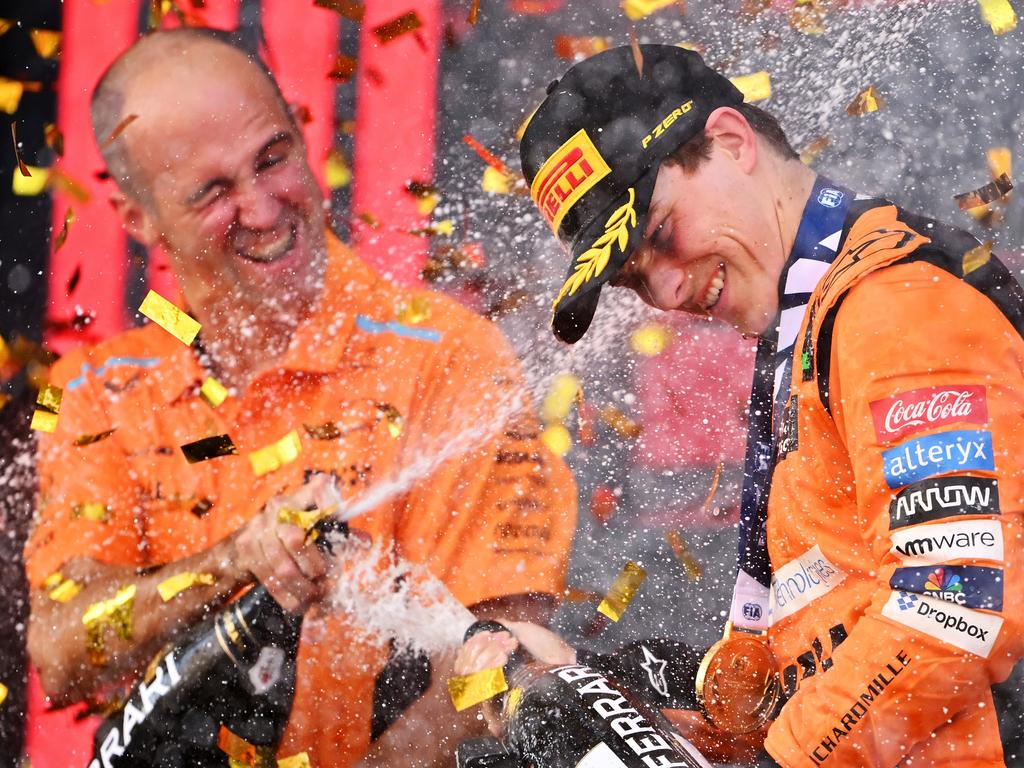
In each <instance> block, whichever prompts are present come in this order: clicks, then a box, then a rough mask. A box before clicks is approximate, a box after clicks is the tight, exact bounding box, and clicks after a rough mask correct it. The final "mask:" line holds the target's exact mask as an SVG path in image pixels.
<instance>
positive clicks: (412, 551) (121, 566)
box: [26, 30, 576, 768]
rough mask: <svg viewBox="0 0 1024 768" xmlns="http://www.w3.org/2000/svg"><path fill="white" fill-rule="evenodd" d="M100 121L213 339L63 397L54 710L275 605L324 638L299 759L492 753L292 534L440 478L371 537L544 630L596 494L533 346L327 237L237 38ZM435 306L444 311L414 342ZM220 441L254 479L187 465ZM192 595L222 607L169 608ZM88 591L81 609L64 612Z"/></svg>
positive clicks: (133, 74) (163, 68) (287, 118)
mask: <svg viewBox="0 0 1024 768" xmlns="http://www.w3.org/2000/svg"><path fill="white" fill-rule="evenodd" d="M129 116H134V119H133V120H132V121H131V122H130V123H128V124H127V127H126V128H124V130H123V131H121V132H120V133H118V135H117V138H115V139H114V140H112V141H106V138H107V137H108V136H110V135H111V134H113V133H115V132H116V130H115V129H117V127H118V126H121V125H122V124H124V122H125V120H126V119H127V118H128V117H129ZM92 117H93V123H94V130H95V134H96V137H97V140H98V142H99V143H100V146H101V151H102V152H103V153H104V158H105V161H106V163H107V165H108V169H109V172H110V173H111V175H112V176H113V178H114V179H115V180H116V182H117V186H118V191H117V192H116V194H114V196H113V198H112V199H113V204H114V206H115V208H116V209H117V212H118V214H119V216H120V218H121V221H122V222H123V224H124V227H125V229H126V230H127V231H128V233H129V234H130V235H131V236H132V237H134V238H135V239H136V240H138V241H139V242H141V243H143V244H145V245H147V246H150V247H153V246H160V247H162V248H163V249H164V250H165V251H166V253H167V255H168V258H169V260H170V263H171V265H172V268H173V270H174V273H175V275H176V277H177V279H178V282H179V285H180V287H181V297H180V298H181V301H182V306H183V307H184V308H185V309H187V311H188V312H189V313H190V314H191V315H192V316H194V317H195V318H196V319H197V320H198V321H199V322H200V323H201V324H202V330H201V333H200V334H199V337H198V339H197V340H196V342H195V343H194V344H193V345H190V346H187V345H184V344H182V343H181V342H180V341H178V340H177V339H176V338H174V337H173V336H171V335H170V334H168V333H167V332H165V331H164V330H162V329H161V328H159V327H157V326H155V325H147V326H144V327H143V328H139V329H135V330H131V331H128V332H126V333H124V334H121V335H120V336H117V337H115V338H113V339H111V340H108V341H106V342H104V343H103V344H100V345H99V346H97V347H95V348H90V349H84V350H79V351H76V352H74V353H72V354H70V355H68V356H67V357H65V358H64V359H62V360H61V361H60V362H59V363H58V364H57V365H56V366H55V367H54V369H53V371H52V377H51V383H54V384H56V385H57V386H61V387H63V389H64V399H63V403H62V407H61V413H60V420H59V425H58V427H57V430H56V432H55V433H53V434H52V435H43V436H42V439H41V441H40V454H39V473H40V499H39V513H38V519H37V523H36V526H35V529H34V531H33V534H32V537H31V540H30V542H29V544H28V546H27V548H26V563H27V568H28V574H29V580H30V583H31V585H32V587H33V597H32V622H31V626H30V640H29V643H30V649H31V652H32V655H33V659H34V661H35V663H36V664H37V666H38V667H39V670H40V674H41V679H42V681H43V685H44V687H45V689H46V691H47V693H48V694H49V695H50V696H51V697H52V699H53V700H54V702H55V703H56V704H58V705H60V704H67V703H69V702H72V701H76V700H80V699H82V698H83V697H86V696H89V695H93V694H95V693H97V692H99V691H103V690H105V689H106V688H108V687H109V686H111V685H112V684H115V683H118V682H121V681H124V680H125V679H128V680H132V679H137V677H138V676H139V675H140V674H141V673H142V671H143V669H144V667H145V665H146V662H147V661H148V660H149V659H150V658H151V656H152V655H153V654H154V653H155V652H156V651H157V650H158V649H160V648H162V647H164V646H165V644H166V643H168V642H169V641H173V640H174V638H175V637H176V636H177V635H178V634H179V633H180V632H181V631H182V630H184V629H185V628H187V627H189V626H192V625H194V624H195V623H196V622H198V621H200V620H201V619H202V618H203V617H205V616H208V615H209V614H210V612H211V611H213V610H216V609H218V608H220V607H221V606H222V605H224V604H225V602H226V601H228V600H230V599H231V598H232V596H234V595H236V594H237V593H238V591H239V590H240V589H242V588H243V587H245V586H246V585H248V584H251V583H253V582H256V581H258V582H260V583H262V584H263V585H265V586H266V587H267V589H268V590H269V591H270V593H271V595H272V596H273V597H274V598H275V599H276V600H277V601H278V602H279V603H280V604H281V606H282V607H284V608H285V609H286V610H288V611H291V612H293V613H296V614H304V615H305V616H306V622H305V624H304V635H303V638H302V641H301V643H300V646H299V655H298V662H297V663H298V668H297V680H296V691H295V697H294V703H293V708H292V713H291V717H290V720H289V722H288V727H287V729H286V732H285V734H284V738H283V741H282V742H281V744H280V747H279V754H280V755H281V756H288V755H294V754H297V753H301V752H305V753H307V755H308V757H309V758H310V760H311V763H312V765H313V766H316V768H327V767H329V766H348V765H351V764H353V763H355V762H356V761H358V760H360V759H361V758H362V759H364V760H365V761H366V762H367V764H376V765H380V764H390V763H392V762H397V761H399V760H401V762H402V764H404V765H433V764H441V763H443V762H445V761H446V759H447V758H448V756H450V755H451V752H452V749H453V747H454V744H455V743H456V742H457V740H458V739H459V738H461V737H462V736H465V735H467V734H470V733H472V732H474V729H477V728H478V727H479V726H478V724H477V723H476V721H475V720H474V719H473V718H472V717H471V716H468V715H467V716H465V717H464V718H462V719H458V718H456V717H455V716H454V713H453V712H452V709H451V705H450V703H448V702H446V701H445V700H444V699H445V698H446V696H445V694H444V680H445V679H446V678H447V677H448V672H449V670H450V664H451V660H450V658H449V657H448V655H446V654H444V653H440V652H438V653H437V654H435V655H434V656H433V657H432V658H431V659H430V661H431V663H432V675H431V687H430V690H428V691H427V693H426V694H424V695H422V696H421V697H420V698H419V700H418V701H415V703H411V702H413V701H414V700H416V697H417V696H418V695H419V694H421V693H422V692H423V691H422V686H420V687H418V685H417V684H416V683H415V681H414V680H413V679H411V678H409V677H405V678H403V676H402V675H401V674H395V673H394V670H393V669H391V668H388V667H387V666H386V662H387V660H388V641H389V638H388V637H379V636H374V635H373V634H372V632H368V629H372V628H368V627H366V626H364V623H363V622H361V617H360V616H351V615H347V614H344V613H342V612H339V611H336V610H335V611H332V610H330V608H329V605H328V603H329V601H327V600H325V597H326V596H329V594H330V593H331V591H332V584H333V585H334V586H337V580H338V579H341V578H344V577H341V576H337V575H336V574H332V573H331V568H330V563H329V562H328V561H327V559H326V558H325V556H324V555H322V554H321V553H320V552H319V551H318V550H317V548H316V547H315V546H312V545H311V544H310V543H309V542H308V541H307V538H306V536H305V532H304V531H303V530H302V529H300V528H299V527H298V526H296V525H294V524H292V523H288V522H281V518H280V516H279V514H278V512H279V510H280V509H281V508H282V507H298V508H302V506H303V505H305V504H307V503H309V502H310V501H312V502H313V503H315V504H318V505H319V506H323V504H322V502H321V501H318V497H321V496H323V493H324V491H325V489H324V488H323V487H322V485H309V484H307V481H306V478H308V477H310V476H311V474H310V473H317V474H316V475H315V476H316V477H320V478H322V477H324V476H327V475H330V476H333V478H334V480H335V482H336V484H337V486H339V487H341V488H342V493H343V496H344V498H345V501H346V503H349V502H352V501H354V500H358V499H359V498H361V497H363V496H365V495H366V494H367V493H370V492H374V491H376V490H377V489H379V488H381V486H382V485H384V487H387V486H386V485H385V484H386V482H387V481H388V480H393V479H394V478H395V476H396V474H397V473H399V472H401V471H403V470H405V471H406V474H408V472H409V469H408V468H409V467H410V465H412V464H413V463H414V462H417V464H416V466H421V467H424V470H423V472H422V477H420V476H415V477H414V479H413V481H412V482H411V483H410V484H407V485H400V486H398V487H397V490H396V491H395V492H392V493H390V494H389V493H381V494H380V498H381V501H380V503H379V504H377V505H376V506H374V507H373V508H372V509H369V510H367V511H365V512H363V513H362V514H359V515H357V516H356V517H354V518H353V519H352V520H351V521H350V525H351V526H352V527H353V528H354V529H357V530H360V531H363V532H364V533H365V534H367V535H368V536H369V538H370V539H371V540H372V541H373V542H374V543H375V544H377V545H378V546H380V547H382V548H383V549H385V550H386V551H389V552H391V553H393V554H394V555H396V556H399V557H402V558H405V559H407V560H409V561H411V562H414V563H421V564H423V565H425V566H426V568H427V569H429V571H430V572H431V573H432V574H433V575H434V576H436V577H437V578H439V579H440V580H441V581H442V582H443V583H444V585H445V586H446V587H447V589H448V590H449V591H450V592H451V593H452V594H453V595H454V596H455V597H456V598H457V599H458V600H459V601H460V602H461V603H463V604H464V605H466V606H469V607H470V608H471V610H472V611H473V613H474V614H475V615H477V616H480V617H486V616H490V617H494V618H505V619H524V620H532V621H544V620H545V619H546V618H547V616H548V614H549V612H550V610H551V608H552V607H553V604H554V598H553V596H554V595H555V594H557V593H558V592H559V591H561V590H562V589H563V587H564V584H563V578H564V571H565V567H566V558H567V552H568V547H569V543H570V540H571V536H572V532H573V530H574V523H575V498H576V495H575V489H574V487H573V483H572V479H571V477H570V476H569V474H568V471H567V470H566V468H565V467H564V465H563V464H562V463H561V462H560V461H559V460H558V459H557V458H555V457H554V456H552V455H551V454H550V453H549V452H547V451H546V449H545V448H544V447H543V445H542V444H541V443H540V441H539V439H538V434H537V429H536V425H535V421H534V419H533V417H532V415H531V414H530V413H529V412H528V411H524V409H523V408H522V407H521V405H520V404H521V403H522V402H523V401H524V395H523V392H522V387H521V380H520V374H519V371H518V369H517V366H516V363H515V360H514V358H513V356H512V355H511V353H510V351H509V349H508V345H507V343H506V342H505V341H504V339H503V338H502V337H501V336H500V334H499V333H498V332H497V330H496V329H495V328H494V327H493V326H492V325H491V324H489V323H487V322H486V321H484V320H482V319H481V318H478V317H476V316H474V315H472V314H470V313H469V312H467V311H465V310H463V309H462V308H460V307H459V306H457V305H456V304H454V303H453V302H451V301H449V300H447V299H445V298H443V297H441V296H439V295H437V294H434V293H431V292H427V291H416V290H406V289H400V288H398V287H396V286H394V285H391V284H389V283H387V282H386V281H384V280H382V279H381V278H380V277H378V276H377V275H376V274H374V273H373V272H372V270H371V269H370V268H369V267H367V265H365V264H364V263H362V262H361V261H360V260H359V259H358V258H357V257H356V256H355V255H354V254H353V253H352V252H351V251H349V250H348V249H346V248H345V246H344V245H342V244H341V243H340V242H339V241H338V240H337V238H336V237H334V235H333V234H332V233H330V232H329V231H328V230H327V229H326V228H325V225H324V211H325V201H324V200H323V197H322V195H321V193H320V190H319V188H318V186H317V184H316V182H315V180H314V177H313V174H312V173H311V171H310V168H309V165H308V163H307V160H306V157H305V147H304V144H303V139H302V134H301V132H300V130H299V129H298V127H297V126H296V123H295V121H294V119H293V118H292V116H291V114H290V111H289V109H288V107H287V104H286V103H285V101H284V99H283V97H282V95H281V93H280V91H279V90H278V87H277V85H276V83H275V82H274V80H273V78H272V76H271V75H270V74H269V73H268V72H267V71H266V69H265V68H264V67H263V66H262V64H261V63H260V62H259V61H258V60H257V59H255V58H254V57H252V56H250V55H247V54H246V53H244V52H243V51H241V50H239V49H238V48H236V47H234V45H232V44H231V41H230V39H229V38H227V37H226V36H224V35H220V34H217V33H212V32H209V31H200V30H177V31H174V32H161V33H156V34H153V35H150V36H148V37H146V38H143V39H142V40H140V41H139V42H137V43H136V44H135V45H134V46H133V47H132V48H131V49H129V50H128V51H127V52H126V53H124V54H123V55H122V56H121V57H119V58H118V59H117V61H115V63H114V64H113V65H112V66H111V68H110V69H109V71H108V72H107V73H106V74H105V75H104V77H103V79H102V80H101V81H100V83H99V85H98V86H97V89H96V92H95V94H94V99H93V109H92ZM414 302H418V304H417V305H418V306H424V307H425V308H426V309H425V311H424V312H419V313H418V315H419V317H418V318H417V319H416V320H415V321H412V322H410V321H407V320H403V317H405V315H403V314H402V308H403V307H408V306H412V304H413V303H414ZM424 318H425V319H424ZM209 377H213V378H215V379H216V380H218V381H219V382H220V383H221V384H222V385H224V386H225V387H226V388H227V389H228V391H229V397H228V398H227V399H226V400H225V401H224V402H223V403H220V404H219V405H217V406H216V407H211V405H210V403H208V402H204V400H203V399H202V398H201V392H200V385H201V383H202V382H203V381H205V380H206V379H207V378H209ZM382 414H392V416H390V417H388V418H384V417H383V416H382ZM394 414H398V415H399V416H400V419H396V418H394ZM221 434H228V435H230V436H231V438H232V441H233V443H234V445H235V446H236V448H237V455H226V456H219V457H217V458H213V459H210V460H207V461H202V462H199V463H189V462H187V461H186V460H185V458H184V456H183V454H182V451H181V450H180V446H182V445H184V444H186V443H189V442H193V441H195V440H198V439H202V438H204V437H209V436H212V435H221ZM82 435H92V436H102V439H96V440H92V441H90V442H88V444H87V445H82V441H81V439H80V438H81V436H82ZM283 435H294V436H297V437H295V438H294V439H297V440H298V441H299V448H300V451H299V455H298V458H297V459H295V460H293V461H291V462H285V463H284V464H283V465H282V466H280V467H278V468H277V469H276V470H275V471H272V472H266V473H264V472H256V471H254V469H253V467H252V466H250V461H249V459H248V457H247V455H246V454H251V453H253V452H254V451H256V450H258V449H260V448H263V447H265V446H267V445H268V444H272V443H274V442H275V441H278V440H279V439H280V438H281V437H282V436H283ZM474 435H477V436H478V437H476V438H474V437H473V436H474ZM460 446H461V448H460ZM316 482H317V483H319V482H320V481H316ZM89 510H91V512H90V511H89ZM181 573H198V574H209V575H211V576H212V579H208V580H209V581H212V583H208V584H204V583H200V584H196V585H193V586H192V587H190V588H188V589H185V590H184V591H181V592H179V593H178V594H176V595H175V596H173V597H170V598H167V597H161V596H160V593H159V591H158V589H157V588H158V586H160V585H161V584H164V583H165V582H167V580H168V579H169V578H171V577H172V576H177V575H179V574H181ZM68 580H70V581H71V582H73V584H74V586H75V587H76V588H77V589H78V590H79V591H78V592H77V593H75V594H73V595H72V596H71V597H70V599H65V598H66V597H67V593H66V592H64V593H59V594H58V593H56V592H51V591H49V590H50V588H52V586H53V585H54V584H56V583H61V582H63V581H68ZM332 580H333V581H332ZM129 584H130V585H134V586H135V593H134V598H133V600H132V601H131V602H130V603H129V610H130V613H131V619H132V621H131V628H130V630H129V631H127V632H124V631H122V632H121V633H117V632H113V631H110V632H107V633H106V634H102V633H101V634H100V636H99V639H98V641H97V639H96V637H95V634H94V635H93V637H92V639H91V640H90V639H89V638H88V637H87V632H86V630H85V628H84V627H83V612H84V611H86V610H87V609H88V608H89V606H92V605H95V604H97V603H98V602H100V601H103V600H107V599H109V598H111V597H113V596H114V595H115V594H116V593H117V592H118V590H119V589H120V588H122V587H124V586H125V585H129ZM72 591H73V590H72ZM385 591H387V590H385ZM364 609H365V612H366V613H367V614H370V613H373V612H374V611H375V610H378V609H376V608H375V607H374V606H373V605H369V604H367V605H366V606H364ZM449 622H450V620H449ZM392 623H393V624H395V623H397V624H400V623H401V618H400V619H399V621H398V622H392ZM454 623H455V624H457V623H458V621H455V622H454ZM426 629H432V628H429V627H427V628H424V630H426ZM447 630H448V631H449V632H452V631H453V630H454V632H455V634H456V635H458V633H459V629H458V628H457V627H455V626H454V624H453V625H452V626H449V627H447ZM435 634H436V633H435ZM442 634H443V633H442ZM453 639H454V640H456V641H457V640H458V639H459V638H458V637H454V638H453ZM97 643H98V645H99V648H97ZM97 650H98V651H99V653H97ZM403 712H404V715H401V716H400V713H403ZM396 718H398V720H397V722H396ZM424 723H429V726H430V727H429V728H424V727H423V725H424ZM371 742H372V743H371Z"/></svg>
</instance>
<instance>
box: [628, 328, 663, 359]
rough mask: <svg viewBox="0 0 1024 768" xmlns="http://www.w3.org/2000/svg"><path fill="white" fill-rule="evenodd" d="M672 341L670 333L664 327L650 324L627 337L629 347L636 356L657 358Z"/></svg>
mask: <svg viewBox="0 0 1024 768" xmlns="http://www.w3.org/2000/svg"><path fill="white" fill-rule="evenodd" d="M670 341H672V331H671V330H670V329H668V328H666V327H665V326H664V325H658V324H657V323H652V324H650V325H645V326H642V327H641V328H637V329H636V330H635V331H633V333H632V335H631V336H630V337H629V346H630V347H632V349H633V351H634V352H636V353H637V354H638V355H643V356H644V357H657V356H658V355H660V354H661V353H662V352H664V351H665V348H666V347H667V346H668V345H669V342H670Z"/></svg>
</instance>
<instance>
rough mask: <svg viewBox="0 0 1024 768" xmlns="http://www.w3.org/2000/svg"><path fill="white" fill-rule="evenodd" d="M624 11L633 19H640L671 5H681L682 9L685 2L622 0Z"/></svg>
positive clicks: (672, 0)
mask: <svg viewBox="0 0 1024 768" xmlns="http://www.w3.org/2000/svg"><path fill="white" fill-rule="evenodd" d="M620 5H621V7H622V12H623V13H625V14H626V17H627V18H629V19H630V20H631V21H640V19H644V18H647V17H648V16H650V15H651V14H652V13H654V12H655V11H660V10H661V9H662V8H668V7H669V6H670V5H679V6H680V10H682V8H683V4H682V3H681V2H680V1H679V0H622V2H621V3H620Z"/></svg>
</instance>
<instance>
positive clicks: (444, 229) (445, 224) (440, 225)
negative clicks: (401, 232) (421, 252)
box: [409, 219, 455, 237]
mask: <svg viewBox="0 0 1024 768" xmlns="http://www.w3.org/2000/svg"><path fill="white" fill-rule="evenodd" d="M454 230H455V222H454V221H452V220H451V219H444V220H443V221H438V222H435V223H433V224H431V225H429V226H426V227H422V228H418V229H410V230H409V234H410V235H420V236H422V237H434V236H436V235H444V236H445V237H450V236H451V234H452V232H453V231H454Z"/></svg>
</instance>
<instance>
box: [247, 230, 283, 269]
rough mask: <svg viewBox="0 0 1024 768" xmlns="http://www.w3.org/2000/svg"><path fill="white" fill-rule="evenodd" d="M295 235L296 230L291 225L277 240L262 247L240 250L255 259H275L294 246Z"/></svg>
mask: <svg viewBox="0 0 1024 768" xmlns="http://www.w3.org/2000/svg"><path fill="white" fill-rule="evenodd" d="M294 236H295V231H294V230H293V229H292V228H290V227H289V228H288V229H287V230H285V231H284V233H283V234H282V235H281V236H280V237H279V238H278V239H277V240H274V241H273V242H270V243H267V244H266V245H264V246H263V247H262V248H248V249H246V250H240V251H239V253H240V254H241V255H242V256H243V257H245V258H247V259H252V260H254V261H273V260H274V259H276V258H278V257H279V256H281V255H283V254H284V253H285V252H286V251H288V250H289V249H290V248H291V247H292V241H293V239H294Z"/></svg>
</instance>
